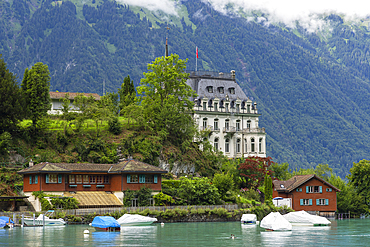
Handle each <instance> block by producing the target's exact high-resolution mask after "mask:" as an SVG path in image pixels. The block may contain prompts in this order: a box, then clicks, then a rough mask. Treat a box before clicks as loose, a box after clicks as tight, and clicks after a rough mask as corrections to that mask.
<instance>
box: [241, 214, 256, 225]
mask: <svg viewBox="0 0 370 247" xmlns="http://www.w3.org/2000/svg"><path fill="white" fill-rule="evenodd" d="M240 222H241V223H242V224H250V225H254V224H256V223H257V216H256V215H255V214H243V215H242V218H241V219H240Z"/></svg>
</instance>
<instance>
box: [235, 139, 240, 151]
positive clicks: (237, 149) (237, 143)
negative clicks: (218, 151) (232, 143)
mask: <svg viewBox="0 0 370 247" xmlns="http://www.w3.org/2000/svg"><path fill="white" fill-rule="evenodd" d="M236 152H237V153H240V139H237V140H236Z"/></svg>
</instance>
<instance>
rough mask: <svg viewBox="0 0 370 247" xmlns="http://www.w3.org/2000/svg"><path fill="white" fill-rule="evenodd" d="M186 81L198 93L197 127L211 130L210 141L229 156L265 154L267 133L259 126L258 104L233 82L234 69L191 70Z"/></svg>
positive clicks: (195, 107)
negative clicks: (219, 71)
mask: <svg viewBox="0 0 370 247" xmlns="http://www.w3.org/2000/svg"><path fill="white" fill-rule="evenodd" d="M187 84H188V85H190V86H191V87H192V89H193V90H195V92H196V93H197V94H198V98H193V99H192V100H194V102H195V106H194V110H195V114H194V119H195V121H196V123H197V124H198V126H199V129H200V130H210V131H211V135H210V137H209V141H210V142H211V143H212V144H213V146H214V148H215V149H217V150H219V151H222V152H223V153H224V154H225V155H226V156H228V157H229V158H239V157H248V156H259V157H266V132H265V128H259V126H258V117H259V116H261V114H258V111H257V103H256V102H254V103H253V102H252V100H250V99H249V98H248V97H247V96H246V95H245V93H244V92H243V90H242V89H241V88H240V86H239V85H238V84H237V83H236V81H235V71H233V70H232V71H231V73H216V72H207V71H192V72H190V76H189V79H188V80H187Z"/></svg>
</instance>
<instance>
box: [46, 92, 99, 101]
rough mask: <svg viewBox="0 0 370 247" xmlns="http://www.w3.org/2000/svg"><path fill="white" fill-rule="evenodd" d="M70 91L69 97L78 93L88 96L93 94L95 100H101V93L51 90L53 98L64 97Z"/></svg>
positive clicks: (71, 97) (72, 97)
mask: <svg viewBox="0 0 370 247" xmlns="http://www.w3.org/2000/svg"><path fill="white" fill-rule="evenodd" d="M67 93H68V97H69V99H74V98H75V97H77V96H78V95H81V94H82V95H84V96H86V97H90V96H92V97H93V98H94V99H95V100H100V95H99V94H97V93H69V92H49V94H50V98H51V99H62V98H64V97H65V95H66V94H67Z"/></svg>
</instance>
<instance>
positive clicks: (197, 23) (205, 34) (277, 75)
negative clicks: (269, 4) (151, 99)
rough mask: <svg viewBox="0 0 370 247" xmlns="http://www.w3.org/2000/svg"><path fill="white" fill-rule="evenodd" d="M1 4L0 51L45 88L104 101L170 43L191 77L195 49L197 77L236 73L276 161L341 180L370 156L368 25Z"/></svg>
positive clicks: (89, 5) (197, 8)
mask: <svg viewBox="0 0 370 247" xmlns="http://www.w3.org/2000/svg"><path fill="white" fill-rule="evenodd" d="M0 5H1V6H3V7H4V8H1V9H2V11H3V13H4V15H3V17H1V18H0V22H1V23H4V25H3V26H2V27H1V28H0V40H1V42H0V44H2V46H0V53H3V56H4V58H5V62H7V64H8V67H9V69H10V70H11V71H14V72H16V73H17V74H18V77H19V78H20V79H21V77H22V75H23V72H24V69H25V68H26V67H30V66H32V65H33V64H34V63H36V62H38V61H41V62H43V63H46V64H47V65H48V66H49V70H50V72H51V75H52V81H51V88H52V90H59V91H71V92H72V91H73V92H76V91H77V92H95V93H99V94H102V91H103V88H102V86H103V82H105V85H106V91H109V92H112V91H113V92H116V91H117V88H118V87H120V85H121V83H122V80H123V78H124V77H125V76H126V75H128V74H129V75H130V77H131V78H133V79H134V82H135V84H136V85H138V84H139V81H140V78H141V77H142V73H143V72H145V71H146V65H147V63H150V62H151V61H153V60H154V59H155V57H157V56H162V55H163V54H164V42H165V37H166V35H167V36H168V37H169V46H170V52H173V53H177V54H179V55H180V57H181V58H183V59H185V58H188V69H190V70H194V69H195V47H196V46H198V48H199V60H198V69H199V70H214V71H223V72H229V71H230V70H232V69H235V70H236V73H237V74H236V77H237V80H238V82H239V84H240V85H241V87H242V88H243V90H245V92H246V93H247V95H249V96H250V97H252V98H253V99H254V100H256V101H257V103H258V109H259V111H260V112H261V113H262V116H261V118H260V126H261V127H266V131H267V153H268V155H269V156H271V157H273V160H274V161H277V162H288V163H289V164H290V165H291V167H293V168H295V167H309V166H315V165H316V164H318V163H328V164H329V165H330V166H331V167H334V168H335V171H336V172H337V174H339V175H342V176H344V175H345V174H346V173H348V169H349V167H351V164H352V162H358V161H359V160H360V159H364V158H367V157H368V156H369V155H370V144H368V142H367V140H368V139H369V137H370V127H369V125H368V122H369V120H370V107H369V104H367V101H366V99H367V98H368V97H369V95H370V86H369V85H370V84H369V80H368V78H369V73H370V67H369V66H370V65H369V60H368V55H369V54H370V52H369V43H370V39H369V37H370V36H369V32H368V30H367V27H366V26H363V25H357V26H356V25H353V24H348V23H345V22H344V21H343V19H342V18H341V17H339V16H334V15H331V16H328V17H326V18H327V20H328V21H330V25H331V26H332V31H325V30H323V31H319V32H317V33H309V32H307V31H306V30H304V29H303V28H301V27H300V26H297V28H296V29H289V28H287V27H284V26H283V25H282V24H279V25H270V26H266V25H264V23H261V22H257V21H247V20H246V19H245V18H243V17H238V16H235V15H229V16H227V15H224V14H220V13H219V12H217V11H216V10H214V9H213V8H212V7H211V6H209V5H207V4H204V3H202V2H201V1H198V0H193V1H183V2H182V6H181V14H180V15H179V16H168V15H165V14H163V13H158V12H150V11H148V10H146V9H140V8H138V7H133V6H127V5H122V4H118V3H115V2H112V1H97V2H95V1H86V2H85V3H84V4H83V3H81V2H74V3H72V2H68V1H63V2H62V1H59V2H51V1H46V2H45V3H43V4H41V3H38V2H36V1H34V2H31V1H29V0H25V1H23V0H14V1H13V2H6V1H4V0H0ZM16 6H23V7H22V8H18V7H16ZM38 6H40V7H38ZM20 9H21V10H22V12H21V13H26V14H24V15H20V14H17V13H18V12H19V11H20ZM16 10H17V11H18V12H17V11H16ZM6 17H12V18H11V19H12V20H13V22H7V21H6V19H5V18H6ZM164 18H167V20H170V21H169V28H170V29H169V30H167V23H166V19H164ZM5 24H6V25H5Z"/></svg>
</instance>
